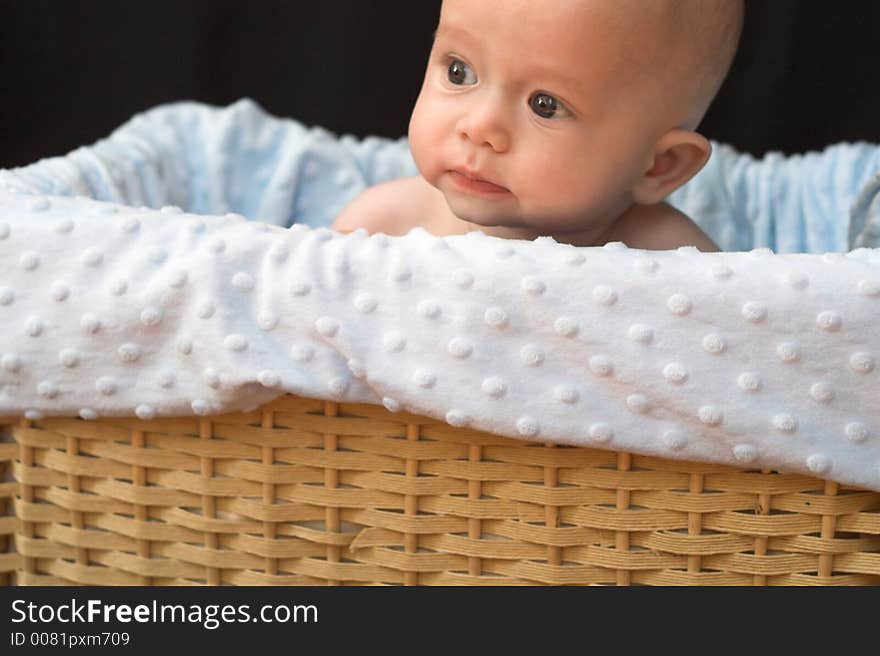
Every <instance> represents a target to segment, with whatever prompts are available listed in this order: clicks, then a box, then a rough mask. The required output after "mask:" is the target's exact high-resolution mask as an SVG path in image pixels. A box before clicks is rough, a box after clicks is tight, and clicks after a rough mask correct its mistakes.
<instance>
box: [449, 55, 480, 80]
mask: <svg viewBox="0 0 880 656" xmlns="http://www.w3.org/2000/svg"><path fill="white" fill-rule="evenodd" d="M466 71H470V76H468V74H467V72H466ZM446 77H447V78H449V81H450V82H452V83H453V84H457V85H462V84H476V83H477V76H476V75H474V72H473V71H471V69H470V68H469V67H468V65H467V64H465V63H464V62H463V61H461V60H460V59H455V58H453V59H451V60H450V62H449V68H448V69H447V70H446Z"/></svg>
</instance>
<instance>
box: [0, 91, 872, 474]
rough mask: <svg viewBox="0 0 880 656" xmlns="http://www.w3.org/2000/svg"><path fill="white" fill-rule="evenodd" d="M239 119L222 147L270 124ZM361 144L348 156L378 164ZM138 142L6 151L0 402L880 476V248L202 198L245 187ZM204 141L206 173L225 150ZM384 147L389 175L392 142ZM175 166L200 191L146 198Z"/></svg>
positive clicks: (325, 177)
mask: <svg viewBox="0 0 880 656" xmlns="http://www.w3.org/2000/svg"><path fill="white" fill-rule="evenodd" d="M183 107H184V108H189V110H192V108H191V107H190V105H184V106H183ZM178 109H179V107H178ZM189 110H188V111H189ZM192 111H195V110H192ZM199 111H202V110H201V109H199ZM205 111H207V110H205ZM236 111H238V112H239V114H241V107H239V108H238V109H237V110H236ZM244 116H248V114H247V113H245V114H244ZM178 118H179V117H178ZM227 118H228V117H227ZM251 118H253V117H251ZM250 127H251V128H253V130H252V133H253V134H252V136H251V141H248V140H243V141H240V142H235V143H231V142H230V143H227V145H226V146H225V147H226V148H227V155H228V153H230V152H234V153H237V154H240V153H241V152H245V151H247V149H248V148H249V147H250V146H251V145H253V144H254V143H264V142H265V143H268V141H267V139H268V137H265V135H264V131H263V130H261V129H256V128H254V124H250ZM197 128H198V125H195V126H194V128H193V129H194V131H195V132H198V129H197ZM249 129H250V128H249ZM291 129H294V128H291ZM296 129H301V128H296ZM261 135H263V136H261ZM279 135H280V136H279ZM279 135H276V136H278V137H279V138H281V137H282V136H283V135H281V133H279ZM205 138H206V139H207V137H205ZM213 138H214V137H211V138H210V139H207V141H208V143H209V144H210V148H207V147H206V150H210V149H211V148H215V149H217V150H218V152H221V153H222V152H223V149H222V148H221V147H220V146H219V145H218V144H216V143H215V142H214V141H213ZM322 139H323V137H322ZM326 139H328V141H324V142H322V143H330V144H332V143H338V142H337V141H334V140H333V139H330V138H329V137H327V138H326ZM132 143H133V142H132ZM360 143H361V144H362V142H360ZM353 144H354V142H352V141H349V143H348V145H346V146H345V148H347V149H349V151H350V152H358V153H360V155H358V156H354V155H352V158H351V159H350V160H349V163H351V164H352V167H354V168H357V167H359V166H367V168H369V166H368V164H364V162H365V161H366V160H365V159H362V160H358V159H357V157H360V156H362V155H363V152H364V151H358V146H357V145H356V144H354V145H353ZM374 145H375V144H374ZM386 146H387V147H388V148H393V149H395V150H397V151H399V144H398V143H397V142H388V143H386ZM114 147H119V144H118V143H117V145H116V146H114ZM376 147H377V148H378V146H376ZM380 150H381V149H380ZM148 151H149V149H148V148H147V147H146V146H144V147H142V148H141V150H140V151H139V152H141V154H142V155H143V157H145V158H146V159H144V160H140V159H137V158H136V157H135V156H134V155H133V156H132V157H133V161H134V162H135V164H133V165H132V167H133V168H132V170H134V171H135V173H131V176H133V177H129V178H124V176H123V178H120V180H121V182H120V183H119V186H117V187H112V192H111V191H110V190H111V187H101V186H100V184H99V182H100V180H101V179H102V178H100V177H94V176H93V177H89V176H90V175H91V173H89V171H91V169H88V168H87V160H88V157H93V156H94V152H93V151H89V150H87V149H82V150H81V151H77V152H78V153H79V155H78V160H77V162H78V163H77V162H74V163H71V160H69V159H64V161H53V160H45V161H43V162H41V163H39V164H37V165H34V167H31V168H30V169H29V170H20V171H17V172H16V171H13V172H3V173H4V175H0V320H2V321H3V326H4V329H3V331H2V333H0V414H3V415H16V414H23V415H24V416H26V417H28V418H31V419H35V420H36V419H39V418H41V417H44V416H55V415H65V416H78V417H80V418H81V419H82V420H84V421H91V420H94V419H97V418H100V417H106V416H136V417H138V418H141V419H144V420H148V419H154V418H157V417H167V416H179V415H192V414H196V415H208V414H216V413H221V412H228V411H237V410H250V409H253V408H256V407H257V406H259V405H260V404H262V403H265V402H267V401H269V400H271V399H272V398H274V397H276V396H278V395H280V394H283V393H285V392H291V393H295V394H301V395H305V396H310V397H316V398H322V399H335V400H340V401H353V402H367V403H373V404H377V405H383V406H384V407H386V408H387V409H388V410H390V411H392V412H399V411H407V412H413V413H418V414H424V415H428V416H431V417H434V418H437V419H439V420H441V421H445V422H447V423H448V424H450V425H452V426H456V427H465V428H473V429H478V430H486V431H490V432H494V433H498V434H502V435H508V436H512V437H515V438H519V439H524V440H539V441H542V442H557V443H564V444H576V445H584V446H594V447H598V448H607V449H616V450H621V451H631V452H636V453H644V454H652V455H657V456H661V457H666V458H677V459H686V460H703V461H709V462H716V463H722V464H729V465H735V466H748V467H754V468H771V469H780V470H783V471H791V472H800V473H804V474H809V475H815V476H820V477H825V478H829V479H833V480H837V481H840V482H843V483H849V484H854V485H859V486H863V487H867V488H871V489H875V490H880V361H878V359H880V334H878V331H877V329H876V324H877V318H878V317H880V250H874V249H870V248H857V249H855V250H852V251H850V252H847V253H837V252H826V253H822V254H819V253H816V254H797V253H792V254H784V253H783V254H780V253H774V252H773V251H772V250H770V249H769V248H767V247H756V248H752V249H750V250H747V251H740V252H722V253H700V252H698V251H697V250H696V249H694V248H692V247H683V248H680V249H677V250H671V251H643V250H636V249H628V248H627V247H626V246H624V245H623V244H621V243H611V244H607V245H605V246H604V247H601V248H575V247H572V246H569V245H564V244H559V243H556V242H555V241H554V240H553V239H551V238H548V237H545V238H539V239H537V240H535V241H533V242H524V241H506V240H500V239H496V238H493V237H488V236H486V235H483V234H481V233H471V234H468V235H461V236H451V237H436V236H432V235H430V234H428V233H427V232H425V231H424V230H422V229H415V230H413V231H411V232H410V233H409V234H407V235H406V236H402V237H389V236H386V235H381V234H379V235H373V236H370V235H367V233H366V232H365V231H363V230H360V231H356V232H354V233H352V234H348V235H340V234H338V233H335V232H332V231H330V230H328V229H326V228H322V227H310V226H308V225H303V224H295V225H293V226H292V227H291V228H289V229H287V228H284V227H281V226H282V225H285V224H286V222H287V221H288V220H289V218H290V216H295V215H296V214H297V212H299V211H300V209H302V210H304V209H305V207H306V206H305V205H302V206H300V205H298V204H297V203H299V202H300V201H299V200H295V198H300V197H301V196H302V195H303V194H305V192H302V191H296V192H295V193H294V194H293V195H292V196H291V197H290V198H289V199H288V200H290V201H291V202H292V203H293V204H292V205H291V206H290V207H288V208H287V209H286V210H285V211H283V212H282V211H281V209H279V208H280V205H278V206H275V205H273V207H276V211H275V214H272V215H271V217H269V218H270V219H272V220H268V221H266V222H260V221H252V220H248V219H246V218H245V216H243V215H241V214H238V213H225V212H221V211H215V212H214V213H212V212H208V211H205V210H204V207H206V206H210V207H212V208H214V209H215V210H216V209H217V208H218V207H219V206H221V205H222V204H223V203H226V202H227V200H228V199H229V198H231V199H233V200H235V199H236V198H237V199H238V200H237V201H235V202H239V201H241V200H242V199H243V198H244V196H240V197H236V196H230V197H228V198H227V200H224V201H223V202H222V203H221V202H220V201H217V203H215V204H213V205H212V204H211V203H210V202H209V203H207V205H205V204H204V203H203V201H204V199H205V195H204V193H203V192H204V191H205V190H206V189H215V188H216V189H219V188H220V186H219V185H218V184H215V182H206V183H205V184H203V185H201V186H200V185H197V184H195V183H194V182H193V180H194V179H196V178H197V177H198V176H199V175H202V176H208V179H210V176H211V175H214V173H212V172H210V171H208V172H207V173H206V172H205V171H206V169H207V168H211V167H214V164H212V165H211V167H208V166H207V165H206V164H204V163H203V164H202V167H203V168H202V169H199V170H197V171H196V170H194V171H190V172H185V171H184V172H183V173H180V175H182V176H183V177H184V178H185V180H186V184H185V185H184V183H182V182H180V181H179V180H178V179H177V178H175V177H174V175H175V174H173V173H169V169H168V168H167V167H168V166H170V165H171V160H170V159H169V160H168V161H166V160H165V159H162V158H163V157H166V158H170V155H169V154H168V153H165V154H164V155H161V156H156V157H154V155H155V153H154V154H152V155H151V154H149V152H148ZM169 152H170V151H169ZM383 152H386V153H387V152H388V151H383ZM144 153H147V154H146V155H145V154H144ZM69 157H72V155H71V156H69ZM218 157H219V156H218ZM370 157H372V158H373V159H372V160H371V161H373V162H374V163H375V162H378V161H385V160H382V156H380V155H378V154H376V153H375V152H374V153H373V154H372V155H371V156H370ZM219 159H220V160H222V161H221V164H218V165H217V166H216V167H215V168H216V172H217V174H219V172H220V171H222V170H223V165H222V164H223V162H225V163H226V165H228V163H229V162H230V161H233V162H239V159H237V156H236V157H225V158H224V157H220V158H219ZM368 159H369V158H368ZM392 159H393V158H391V157H390V156H389V159H388V160H387V161H385V165H387V166H386V174H387V175H390V176H392V177H393V175H394V173H395V171H397V172H399V171H400V170H401V169H400V168H395V166H398V167H399V166H403V167H404V168H405V165H401V164H400V161H399V159H398V160H394V161H396V162H398V163H397V164H391V163H390V162H391V160H392ZM144 161H150V162H152V165H153V166H154V169H153V173H155V176H156V177H155V178H149V175H148V174H147V173H145V172H144V171H143V170H140V172H139V173H138V172H137V167H138V166H140V165H141V164H142V163H143V162H144ZM315 161H316V160H309V162H300V164H302V166H300V168H298V169H297V170H298V171H299V174H301V175H302V176H303V179H302V180H300V181H299V182H298V183H297V184H303V185H306V186H309V185H313V184H314V185H315V186H320V185H331V186H332V185H336V186H337V187H338V188H339V189H342V188H343V187H344V188H346V189H350V188H352V187H351V185H353V182H352V180H354V178H353V177H352V176H351V175H342V176H340V175H339V174H338V173H339V171H345V172H346V173H351V171H350V170H349V169H348V168H346V167H341V168H339V169H338V170H333V168H332V167H330V168H327V165H326V162H325V163H324V164H320V163H314V162H315ZM163 162H164V163H163ZM186 162H189V160H181V161H179V162H177V165H179V166H181V167H184V168H185V166H184V165H185V164H186ZM357 162H361V163H360V164H357ZM93 163H94V162H93ZM139 163H140V164H139ZM160 165H161V166H160ZM120 166H122V167H123V168H124V166H123V165H120ZM234 166H239V164H235V165H234ZM71 167H72V168H73V169H76V170H79V171H80V173H79V176H80V177H76V176H74V175H73V174H70V169H71ZM80 167H86V168H80ZM316 167H317V168H316ZM160 168H161V169H162V175H159V173H157V171H158V170H159V169H160ZM310 168H311V169H313V170H312V171H311V173H310V172H309V169H310ZM212 170H213V169H212ZM92 173H93V171H92ZM108 175H110V177H111V179H112V177H113V174H112V172H111V173H109V174H108ZM163 175H164V176H165V177H162V176H163ZM352 175H353V174H352ZM169 176H170V177H169ZM309 176H311V177H309ZM264 177H266V179H268V180H272V179H274V177H273V174H272V172H271V171H270V172H269V173H268V174H265V176H264ZM146 179H152V183H151V184H152V187H151V186H150V185H149V184H146V183H144V184H141V182H138V181H143V180H146ZM364 179H372V178H369V177H368V176H366V177H365V178H364ZM89 181H90V182H89ZM178 183H179V184H180V185H181V186H179V187H176V186H175V185H177V184H178ZM93 184H94V185H96V186H95V187H94V188H93V187H92V186H90V185H93ZM265 184H269V183H265ZM355 186H356V185H355ZM98 187H100V188H101V189H102V190H103V191H101V192H98V191H96V189H97V188H98ZM174 189H177V191H178V192H180V199H181V202H183V203H184V207H185V208H186V209H187V210H190V211H184V209H181V208H180V207H178V206H176V205H173V204H168V205H159V206H158V209H150V207H149V206H148V205H147V204H146V203H147V202H148V201H149V203H150V204H153V203H154V202H155V201H156V200H158V199H167V197H168V196H169V195H172V196H173V195H174V194H172V193H171V191H170V190H172V191H173V190H174ZM71 190H78V193H80V194H81V195H80V196H76V195H75V194H74V193H72V192H71ZM345 193H349V192H345ZM102 194H110V195H115V199H111V202H107V200H106V199H105V200H99V199H97V198H96V197H100V196H101V195H102ZM339 194H342V192H341V191H340V192H339ZM215 200H216V199H215ZM235 202H233V203H232V205H231V206H232V207H234V208H240V207H241V205H240V204H239V205H236V204H235ZM139 203H145V204H143V205H139ZM189 203H191V204H189ZM200 203H202V204H200ZM193 208H196V210H195V211H193ZM298 208H300V209H298ZM321 212H332V210H327V209H326V208H325V209H324V210H320V211H319V210H315V214H313V215H312V216H313V217H319V218H320V217H321V216H322V214H321ZM273 217H274V218H273ZM285 217H286V218H285ZM252 218H262V217H261V216H259V215H257V214H255V215H254V216H253V217H252ZM315 220H316V221H317V220H318V218H315ZM321 220H323V219H321ZM273 224H274V225H273Z"/></svg>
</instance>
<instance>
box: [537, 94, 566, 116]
mask: <svg viewBox="0 0 880 656" xmlns="http://www.w3.org/2000/svg"><path fill="white" fill-rule="evenodd" d="M529 107H531V108H532V111H533V112H535V114H537V115H538V116H540V117H541V118H564V117H565V116H571V112H569V111H568V110H567V109H566V108H565V105H563V104H562V103H561V102H559V101H558V100H556V98H554V97H553V96H551V95H550V94H547V93H536V94H535V95H534V96H532V97H531V98H529ZM559 110H562V116H558V115H557V112H558V111H559Z"/></svg>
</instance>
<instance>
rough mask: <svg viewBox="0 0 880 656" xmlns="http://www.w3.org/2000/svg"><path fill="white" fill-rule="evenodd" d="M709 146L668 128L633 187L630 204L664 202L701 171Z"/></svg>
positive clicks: (693, 135)
mask: <svg viewBox="0 0 880 656" xmlns="http://www.w3.org/2000/svg"><path fill="white" fill-rule="evenodd" d="M711 154H712V145H711V144H710V143H709V140H708V139H706V137H704V136H703V135H701V134H697V133H696V132H693V131H691V130H684V129H682V128H672V129H671V130H669V131H668V132H666V133H665V134H664V135H663V136H662V137H660V138H659V139H658V140H657V143H655V144H654V148H653V158H652V159H651V161H650V162H649V164H648V168H647V169H646V170H645V172H644V173H643V174H642V177H641V178H639V180H638V181H637V182H636V184H635V186H634V187H633V190H632V194H633V201H634V202H636V203H638V204H640V205H654V204H656V203H659V202H660V201H662V200H663V199H664V198H666V197H667V196H668V195H669V194H671V193H672V192H673V191H675V190H676V189H678V188H679V187H680V186H681V185H683V184H684V183H685V182H687V181H688V180H690V179H691V178H692V177H694V176H695V175H696V174H697V172H698V171H699V170H700V169H701V168H703V166H704V165H705V164H706V162H707V161H709V156H710V155H711Z"/></svg>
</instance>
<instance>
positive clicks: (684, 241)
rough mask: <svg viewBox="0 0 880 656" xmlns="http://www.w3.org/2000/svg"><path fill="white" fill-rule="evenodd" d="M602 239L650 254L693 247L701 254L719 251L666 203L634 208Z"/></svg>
mask: <svg viewBox="0 0 880 656" xmlns="http://www.w3.org/2000/svg"><path fill="white" fill-rule="evenodd" d="M605 239H606V240H607V241H609V242H610V241H622V242H623V243H624V244H626V245H627V246H629V247H630V248H640V249H644V250H653V251H659V250H670V249H674V248H678V247H679V246H696V247H697V248H698V249H699V250H700V251H703V252H714V251H718V250H720V249H719V248H718V246H717V245H716V244H715V242H713V241H712V240H711V239H710V238H709V236H708V235H707V234H706V233H705V232H703V231H702V230H701V229H700V227H699V226H698V225H697V224H696V223H694V222H693V221H692V220H691V219H690V217H688V216H687V215H686V214H684V213H683V212H680V211H679V210H677V209H675V208H674V207H672V206H671V205H668V204H667V203H658V204H656V205H634V206H633V207H632V208H630V209H629V210H627V211H626V212H624V214H623V215H622V216H621V217H620V218H619V219H618V220H617V221H616V222H615V224H614V225H613V226H612V227H611V230H609V232H608V233H607V234H606V236H605Z"/></svg>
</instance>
